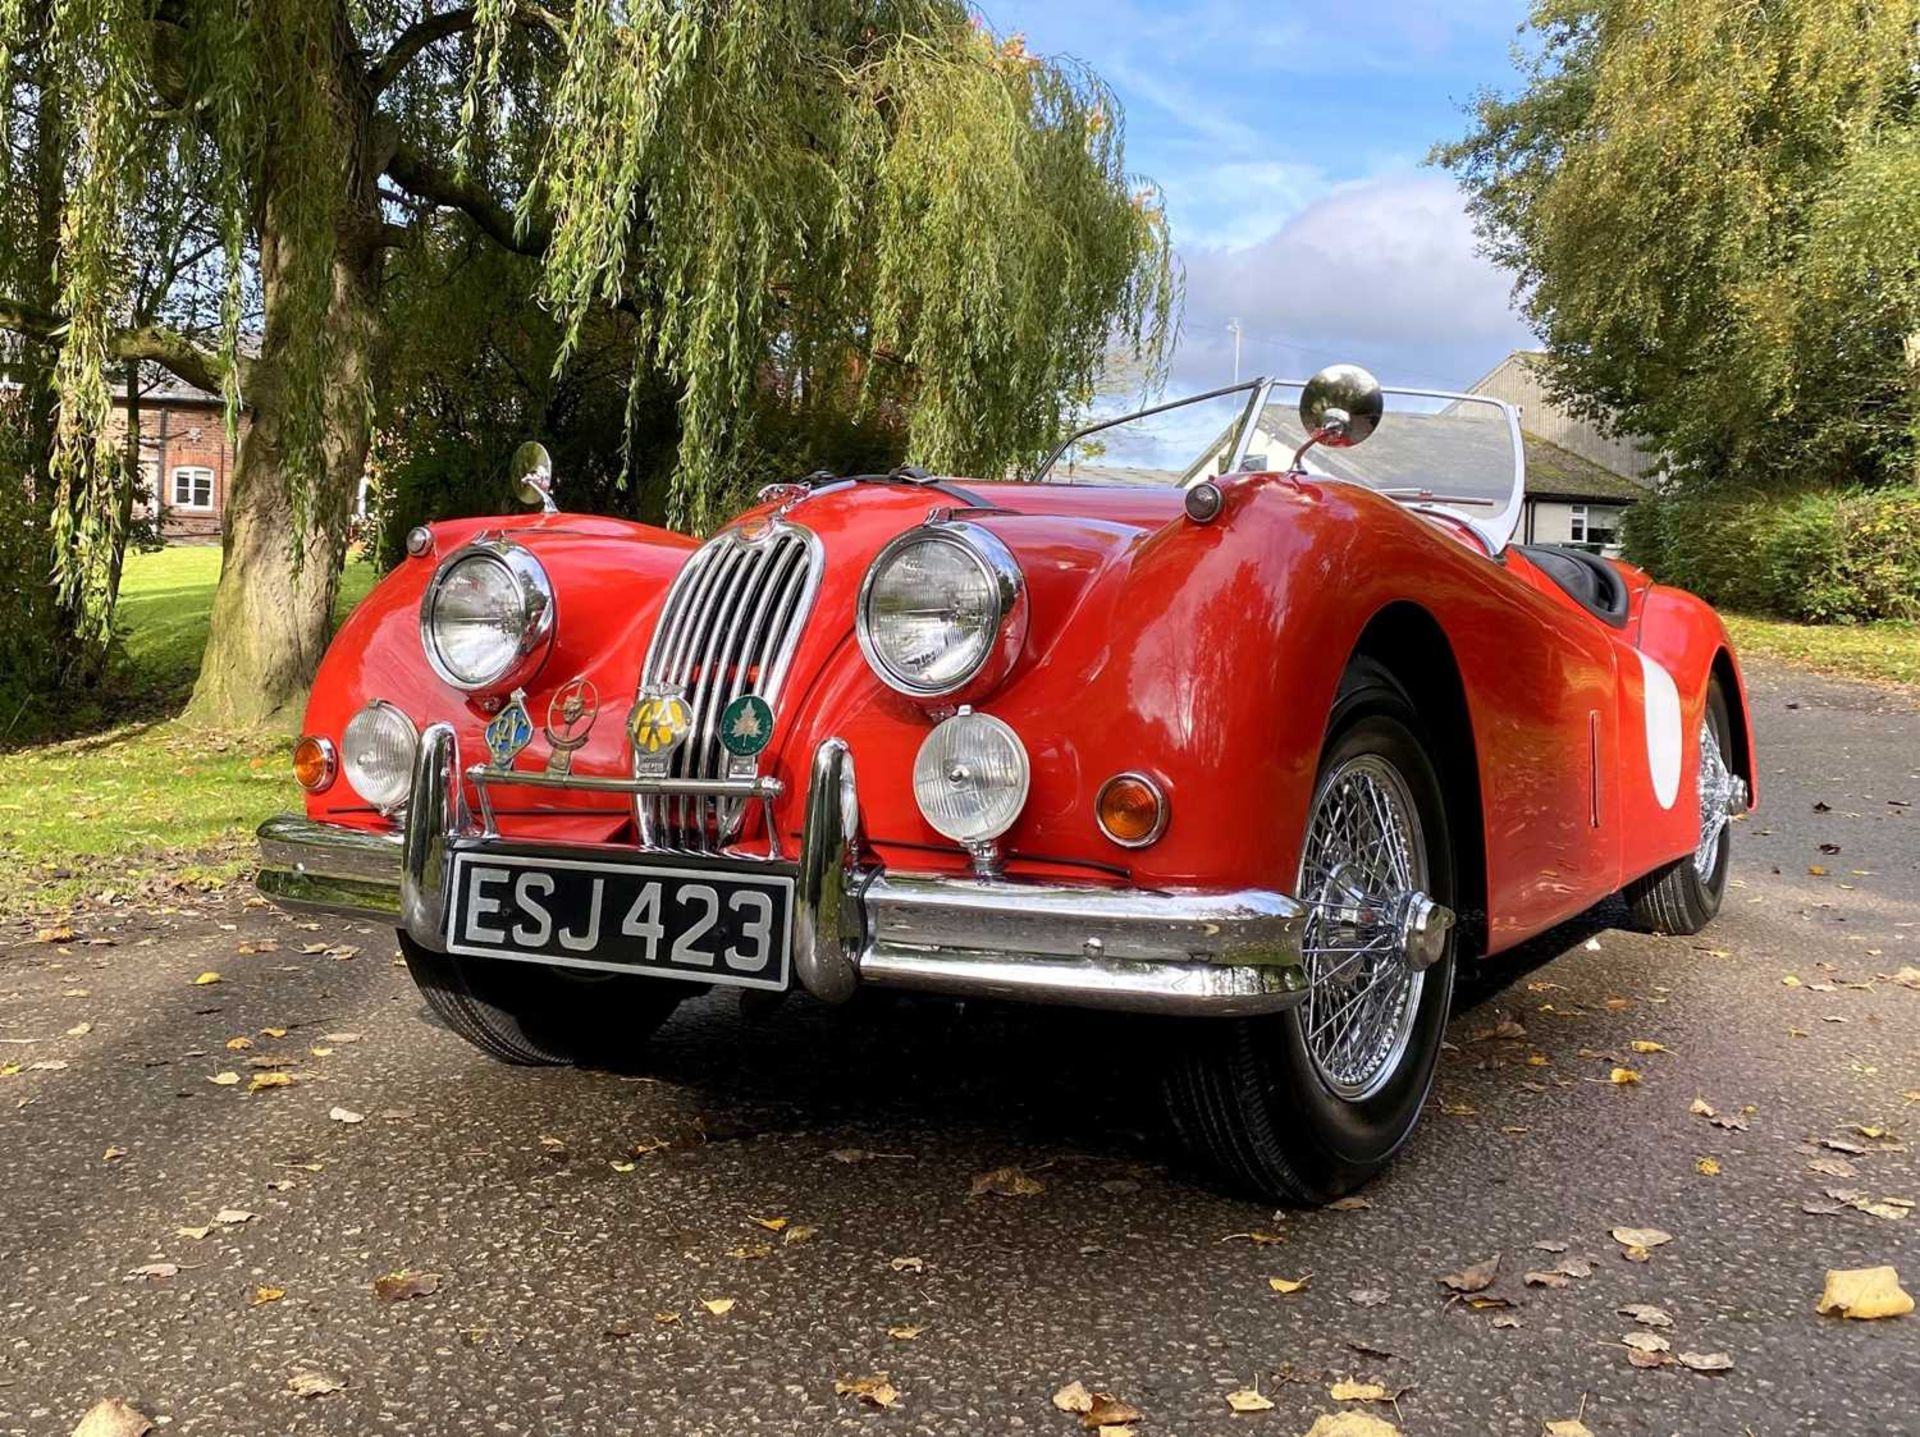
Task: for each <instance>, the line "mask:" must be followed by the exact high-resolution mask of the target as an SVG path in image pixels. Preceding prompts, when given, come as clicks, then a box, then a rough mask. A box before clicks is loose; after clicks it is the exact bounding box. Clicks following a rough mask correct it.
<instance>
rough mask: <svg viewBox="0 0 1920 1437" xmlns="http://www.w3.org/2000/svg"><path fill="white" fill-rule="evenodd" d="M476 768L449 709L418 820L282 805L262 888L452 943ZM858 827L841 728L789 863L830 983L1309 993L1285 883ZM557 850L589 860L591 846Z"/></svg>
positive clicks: (814, 981)
mask: <svg viewBox="0 0 1920 1437" xmlns="http://www.w3.org/2000/svg"><path fill="white" fill-rule="evenodd" d="M460 777H461V775H460V769H459V763H458V756H457V748H456V744H455V740H454V735H453V731H452V729H451V728H449V727H448V726H447V725H445V724H435V725H433V726H432V727H430V728H429V729H428V730H427V731H426V733H425V734H423V735H422V736H421V742H420V757H419V760H418V763H417V765H416V767H415V770H414V781H413V794H412V798H411V800H410V802H409V805H408V808H407V813H408V821H407V824H406V828H405V831H404V832H403V833H397V834H378V833H368V832H366V831H364V830H361V829H349V828H343V827H340V826H338V825H336V824H328V823H316V822H314V821H313V820H311V819H308V818H303V817H300V816H297V815H293V814H286V815H282V816H281V817H279V818H273V819H269V820H268V821H267V822H266V823H264V824H263V825H261V828H260V871H259V876H258V879H257V880H256V881H257V883H258V886H259V889H260V892H261V893H263V894H265V895H266V896H267V897H268V898H270V899H272V900H273V901H274V902H275V903H277V904H279V905H280V906H281V907H283V908H288V909H293V910H296V911H302V912H313V913H328V914H335V915H341V916H345V917H350V918H359V919H371V920H376V921H379V922H386V923H392V924H393V925H394V926H395V927H397V928H401V929H404V930H405V931H406V932H407V934H408V935H409V936H410V937H411V938H412V939H413V940H414V942H416V943H418V944H420V945H421V946H422V947H425V948H428V949H431V950H433V951H436V952H438V951H443V950H444V948H445V946H446V935H445V928H446V912H447V874H448V871H449V868H450V863H451V858H452V855H453V853H454V852H456V851H458V850H462V849H485V848H487V847H489V846H490V845H493V844H497V843H499V842H500V840H499V839H497V838H494V837H492V836H490V835H489V834H487V833H485V832H484V831H476V830H474V828H473V825H472V824H471V823H470V822H469V820H468V816H467V813H466V805H465V804H464V802H463V801H462V798H461V785H460ZM601 782H602V784H603V785H604V786H611V787H625V785H624V784H616V783H614V782H613V781H607V780H603V781H601ZM648 782H649V781H645V780H636V781H635V783H636V784H645V783H648ZM636 791H637V789H636ZM859 827H860V808H859V798H858V793H857V790H856V788H855V784H854V774H853V756H852V755H851V754H850V753H849V752H848V751H847V746H846V744H845V743H843V742H842V741H841V740H839V739H828V740H826V741H825V742H824V743H822V744H821V745H820V747H819V748H818V749H817V750H816V751H815V753H814V757H813V769H812V775H811V782H810V784H809V787H808V792H807V803H806V818H805V823H804V827H803V832H802V837H801V843H800V853H799V856H798V859H797V861H796V862H794V863H792V864H790V865H788V866H789V867H790V868H791V869H792V871H793V872H794V874H795V879H796V882H795V904H794V935H793V970H794V977H795V980H796V981H797V983H798V985H799V986H800V987H802V988H804V989H806V990H807V991H808V992H809V993H812V994H813V995H814V996H815V997H818V998H823V999H826V1000H827V1001H829V1002H841V1001H844V1000H845V999H847V998H849V997H851V996H852V994H853V992H854V990H855V989H856V988H858V987H860V986H861V985H862V984H872V985H873V986H875V987H883V988H913V989H919V990H922V991H925V992H932V993H946V994H952V995H955V996H980V997H986V996H991V997H997V998H1017V999H1023V1000H1026V1001H1029V1002H1039V1003H1066V1004H1071V1005H1074V1006H1077V1007H1083V1008H1112V1009H1124V1010H1129V1011H1134V1012H1151V1013H1170V1014H1208V1015H1213V1016H1219V1017H1237V1016H1243V1015H1249V1014H1256V1013H1271V1012H1275V1011H1277V1010H1279V1009H1282V1008H1287V1007H1291V1006H1292V1005H1293V1004H1295V1003H1297V1002H1299V1001H1300V1000H1301V999H1302V998H1304V997H1305V996H1306V991H1307V980H1306V973H1305V970H1304V968H1303V967H1302V963H1301V954H1300V933H1301V927H1302V922H1303V918H1304V910H1303V909H1302V907H1301V905H1300V904H1299V903H1298V902H1296V901H1295V900H1294V899H1292V898H1288V897H1286V896H1285V895H1283V894H1279V893H1269V892H1265V891H1261V890H1242V891H1239V892H1232V893H1154V892H1146V891H1143V890H1140V889H1108V888H1069V887H1062V886H1058V885H1052V884H1035V883H1017V882H1010V881H1006V880H999V879H991V880H989V879H978V878H973V877H958V876H953V877H948V876H916V875H910V874H897V873H888V872H884V871H882V870H879V869H876V868H874V867H872V866H870V865H866V866H863V865H862V864H861V863H860V862H859V842H858V835H859ZM512 847H513V849H514V851H515V852H519V853H526V852H539V851H541V849H540V846H539V845H528V844H523V843H515V844H513V845H512ZM548 851H550V852H552V853H553V854H554V855H555V856H556V857H572V858H578V857H580V856H581V855H582V853H583V852H585V851H590V850H589V848H588V846H585V845H567V846H553V847H551V848H549V849H548ZM614 851H616V852H618V853H620V854H623V855H631V854H632V853H633V852H634V850H633V849H631V848H629V847H626V846H620V847H618V848H617V849H615V850H614ZM662 856H663V857H671V855H662ZM742 861H744V862H748V863H751V862H754V861H756V860H753V859H750V858H747V859H743V860H742ZM476 961H485V960H476Z"/></svg>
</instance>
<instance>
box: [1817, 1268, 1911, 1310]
mask: <svg viewBox="0 0 1920 1437" xmlns="http://www.w3.org/2000/svg"><path fill="white" fill-rule="evenodd" d="M1819 1311H1821V1312H1823V1313H1836V1314H1838V1315H1839V1316H1841V1317H1851V1318H1856V1319H1858V1320H1860V1321H1863V1322H1865V1321H1869V1320H1871V1319H1873V1318H1877V1317H1904V1316H1905V1315H1906V1314H1907V1313H1909V1312H1912V1311H1913V1298H1912V1297H1911V1296H1909V1295H1908V1293H1907V1291H1906V1289H1905V1288H1903V1287H1901V1286H1900V1274H1899V1273H1897V1272H1895V1271H1894V1270H1893V1269H1892V1268H1891V1267H1859V1268H1829V1269H1828V1270H1827V1287H1826V1291H1824V1292H1822V1293H1821V1294H1820V1306H1819Z"/></svg>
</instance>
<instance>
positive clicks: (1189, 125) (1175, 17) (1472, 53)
mask: <svg viewBox="0 0 1920 1437" xmlns="http://www.w3.org/2000/svg"><path fill="white" fill-rule="evenodd" d="M981 8H982V13H983V14H984V15H985V17H986V19H987V21H988V22H989V23H990V24H991V25H992V26H993V28H994V29H995V30H996V31H998V32H999V33H1001V34H1007V33H1011V32H1014V31H1019V32H1022V33H1024V34H1025V35H1026V37H1027V42H1028V45H1029V47H1030V48H1031V49H1033V50H1035V51H1037V52H1039V53H1042V54H1048V55H1070V56H1073V57H1076V58H1078V59H1081V60H1084V61H1086V62H1087V63H1089V64H1090V65H1092V67H1093V68H1094V69H1095V70H1096V71H1098V72H1099V74H1100V75H1101V76H1102V77H1104V78H1105V79H1106V81H1107V82H1108V83H1109V84H1110V85H1111V86H1112V87H1113V88H1114V89H1115V91H1116V92H1117V93H1118V94H1119V97H1120V100H1121V102H1122V104H1123V106H1124V108H1125V111H1126V124H1127V158H1128V163H1129V165H1130V167H1131V168H1133V169H1135V170H1137V171H1139V172H1140V173H1142V174H1144V175H1147V176H1150V177H1151V178H1152V179H1154V180H1156V181H1158V182H1159V184H1160V185H1161V186H1162V187H1163V188H1164V189H1165V191H1166V194H1167V201H1168V212H1169V215H1170V218H1171V220H1172V223H1173V227H1174V238H1175V241H1176V243H1177V244H1178V246H1179V248H1180V252H1181V257H1182V259H1183V260H1184V262H1185V264H1186V268H1187V280H1188V300H1187V312H1186V323H1185V326H1184V329H1183V332H1182V336H1181V346H1180V350H1179V353H1178V355H1177V357H1176V361H1175V385H1176V387H1177V388H1191V387H1195V386H1199V385H1205V384H1210V383H1224V382H1226V381H1227V380H1228V379H1230V378H1231V375H1232V365H1233V359H1232V350H1231V344H1232V342H1231V340H1230V339H1229V337H1228V335H1227V333H1226V323H1227V320H1228V319H1229V318H1231V317H1235V316H1237V317H1238V318H1239V319H1240V320H1241V322H1242V325H1243V326H1244V330H1245V336H1246V338H1245V342H1244V345H1243V348H1242V371H1243V373H1262V372H1266V373H1285V374H1293V375H1299V374H1305V373H1308V372H1311V371H1312V370H1314V369H1317V368H1318V367H1320V365H1322V364H1325V363H1328V362H1330V361H1333V360H1353V361H1356V362H1358V363H1361V364H1365V365H1367V366H1368V367H1369V368H1371V369H1373V370H1374V371H1375V373H1377V374H1378V375H1379V376H1380V378H1381V379H1382V380H1383V381H1384V382H1386V383H1388V384H1393V383H1400V384H1408V385H1418V386H1424V387H1434V388H1460V387H1464V386H1466V385H1468V384H1470V383H1472V382H1473V381H1474V380H1475V379H1477V378H1479V376H1480V375H1481V374H1482V373H1484V372H1485V371H1486V370H1487V369H1489V368H1491V367H1492V366H1493V365H1494V364H1495V363H1496V362H1497V361H1498V360H1499V359H1500V358H1501V356H1503V355H1504V354H1506V353H1507V352H1508V351H1509V350H1511V349H1513V348H1515V347H1518V346H1521V345H1525V344H1528V343H1530V342H1531V340H1530V336H1529V335H1528V333H1527V331H1526V329H1525V328H1524V327H1523V326H1522V325H1521V324H1520V322H1519V321H1518V320H1517V319H1516V318H1515V317H1514V315H1513V313H1512V311H1511V308H1510V304H1509V289H1510V285H1509V281H1508V279H1507V277H1506V276H1505V275H1504V274H1503V273H1501V272H1499V271H1496V270H1494V269H1493V268H1492V266H1490V265H1489V264H1487V262H1486V261H1485V260H1483V259H1481V258H1480V257H1479V256H1478V255H1477V254H1476V253H1475V252H1474V251H1475V244H1474V238H1473V234H1472V230H1471V228H1470V226H1469V224H1468V222H1467V220H1466V217H1465V215H1464V213H1463V211H1462V207H1461V203H1460V196H1459V193H1458V191H1457V189H1456V188H1455V187H1454V185H1453V183H1452V180H1451V179H1450V178H1449V177H1448V176H1447V175H1446V174H1445V173H1444V172H1441V171H1437V170H1434V169H1432V168H1429V167H1427V166H1425V165H1424V164H1423V163H1422V161H1423V159H1424V157H1425V155H1426V152H1427V149H1428V147H1429V146H1430V145H1432V144H1433V143H1434V142H1435V141H1436V140H1440V139H1447V138H1452V137H1454V136H1457V135H1459V134H1460V133H1462V131H1463V130H1464V129H1465V126H1466V118H1465V116H1464V115H1463V113H1462V109H1461V107H1462V105H1463V103H1464V102H1465V101H1466V100H1467V99H1468V98H1469V97H1470V96H1471V95H1472V94H1473V93H1474V92H1475V91H1476V90H1478V89H1479V88H1481V87H1482V86H1486V85H1493V86H1496V87H1499V88H1503V89H1511V88H1512V87H1513V86H1514V84H1515V79H1516V77H1515V71H1514V69H1513V64H1512V60H1511V57H1510V52H1511V48H1512V46H1513V44H1514V43H1515V41H1516V38H1517V31H1518V28H1519V25H1520V23H1521V21H1522V20H1523V19H1524V18H1525V11H1526V5H1525V3H1524V0H1353V3H1347V4H1343V5H1340V6H1337V7H1335V6H1329V5H1325V4H1321V5H1306V4H1298V3H1289V0H1268V3H1265V4H1254V3H1244V0H990V3H986V4H984V5H983V6H982V7H981Z"/></svg>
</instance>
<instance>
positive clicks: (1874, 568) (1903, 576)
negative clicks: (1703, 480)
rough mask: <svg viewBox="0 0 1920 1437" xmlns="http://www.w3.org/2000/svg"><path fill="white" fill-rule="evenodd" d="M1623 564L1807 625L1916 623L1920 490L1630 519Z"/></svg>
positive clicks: (1783, 497)
mask: <svg viewBox="0 0 1920 1437" xmlns="http://www.w3.org/2000/svg"><path fill="white" fill-rule="evenodd" d="M1622 544H1623V547H1624V548H1625V551H1626V556H1627V557H1628V558H1629V559H1631V560H1632V561H1633V562H1634V563H1636V564H1639V565H1640V566H1641V567H1643V568H1645V569H1647V570H1648V571H1649V572H1650V573H1652V574H1653V576H1654V577H1655V578H1657V579H1659V580H1660V581H1661V582H1663V583H1668V584H1676V585H1678V586H1679V587H1681V588H1683V589H1691V590H1692V591H1693V592H1694V593H1696V594H1698V595H1700V597H1701V598H1703V599H1706V600H1708V601H1709V602H1710V603H1714V604H1718V605H1723V606H1725V607H1726V608H1729V609H1738V610H1741V611H1743V612H1746V613H1754V614H1771V615H1774V616H1776V617H1779V618H1783V619H1795V620H1798V621H1800V622H1803V623H1816V624H1831V623H1860V622H1865V621H1867V620H1871V619H1916V618H1920V488H1906V487H1902V488H1895V489H1875V490H1871V491H1862V490H1851V491H1844V492H1833V493H1808V494H1775V495H1753V496H1749V497H1744V498H1737V499H1735V498H1694V497H1686V496H1675V495H1666V496H1660V497H1656V498H1650V499H1645V500H1642V501H1641V502H1640V503H1638V504H1636V505H1635V506H1634V507H1633V508H1632V509H1630V510H1628V511H1627V516H1626V520H1625V523H1624V532H1623V537H1622Z"/></svg>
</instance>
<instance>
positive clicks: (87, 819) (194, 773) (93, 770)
mask: <svg viewBox="0 0 1920 1437" xmlns="http://www.w3.org/2000/svg"><path fill="white" fill-rule="evenodd" d="M219 574H220V551H219V549H217V548H212V547H206V548H186V547H179V548H171V549H164V550H161V551H160V552H159V553H156V554H134V555H130V556H129V557H128V559H127V572H126V578H125V582H124V585H123V588H122V596H121V603H120V614H121V623H122V624H123V626H124V627H125V630H126V640H125V652H124V657H123V660H122V663H123V668H122V669H121V671H119V672H118V673H117V674H116V675H115V683H114V688H113V691H114V692H115V693H116V694H118V695H121V696H123V698H124V703H125V707H126V708H127V709H128V710H130V711H133V712H137V713H143V714H153V715H154V717H152V718H151V719H148V720H145V721H142V722H136V723H130V724H124V725H122V726H120V727H118V728H111V729H106V730H103V731H101V732H97V733H91V734H88V735H86V736H85V737H78V738H70V739H67V740H64V741H60V742H53V743H45V744H40V745H37V746H35V747H32V748H23V749H18V750H16V751H14V752H11V753H0V914H6V913H17V912H22V911H26V910H30V909H32V910H40V909H50V908H58V907H61V906H64V905H66V904H68V903H70V902H72V901H73V900H74V899H76V898H78V897H80V896H81V895H83V894H88V893H93V894H97V893H100V892H102V891H105V890H108V889H111V890H115V891H118V892H123V893H124V892H128V891H130V890H135V889H149V888H154V887H156V886H158V887H161V888H164V887H167V886H170V885H172V884H174V883H177V882H184V883H187V884H189V885H193V884H199V883H206V882H217V881H220V880H222V879H225V878H228V877H231V876H232V875H233V874H235V873H236V872H238V871H239V870H240V869H242V868H243V867H245V865H246V864H247V862H248V861H249V860H250V847H249V844H248V840H249V839H250V837H251V835H252V832H253V829H254V827H255V826H256V825H258V824H259V823H260V821H261V820H262V819H264V818H266V817H268V816H269V815H270V814H273V813H275V812H277V811H278V810H280V809H282V808H286V807H290V806H292V805H293V804H294V803H295V801H296V796H297V792H298V791H297V789H296V788H295V787H294V783H293V779H292V777H291V775H290V773H289V771H288V760H289V756H290V754H291V752H292V748H293V736H292V735H291V734H281V733H267V732H261V733H242V734H209V733H206V732H204V731H201V730H197V729H189V728H186V727H184V726H183V725H181V724H178V723H176V722H174V721H173V719H172V717H171V715H172V714H174V713H177V712H178V711H179V709H180V706H181V705H182V704H184V703H185V701H186V699H187V696H188V694H189V693H190V692H191V691H192V688H193V679H194V675H195V673H196V672H198V670H199V667H200V652H201V650H202V649H203V648H204V647H205V645H206V641H207V622H208V620H207V615H208V610H209V608H210V606H211V605H212V602H213V586H214V583H215V581H216V580H217V579H218V578H219ZM373 579H374V575H373V570H372V568H371V566H370V565H367V564H363V563H354V564H350V565H348V567H347V572H346V576H345V579H344V580H343V582H342V584H341V593H340V603H339V607H338V611H337V617H340V618H344V617H345V616H346V614H347V613H348V612H349V611H350V610H351V609H352V607H353V606H354V605H355V604H357V603H358V602H359V601H360V600H361V599H362V598H364V597H365V596H366V593H367V590H368V589H370V588H371V587H372V586H373Z"/></svg>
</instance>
